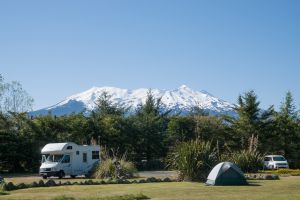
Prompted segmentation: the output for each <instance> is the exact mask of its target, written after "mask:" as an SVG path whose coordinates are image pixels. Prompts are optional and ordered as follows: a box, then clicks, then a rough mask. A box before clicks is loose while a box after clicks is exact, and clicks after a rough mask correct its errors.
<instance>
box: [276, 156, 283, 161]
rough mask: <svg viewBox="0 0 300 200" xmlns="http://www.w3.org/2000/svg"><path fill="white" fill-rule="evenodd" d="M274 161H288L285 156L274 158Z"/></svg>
mask: <svg viewBox="0 0 300 200" xmlns="http://www.w3.org/2000/svg"><path fill="white" fill-rule="evenodd" d="M273 160H274V161H286V159H285V158H284V157H283V156H274V157H273Z"/></svg>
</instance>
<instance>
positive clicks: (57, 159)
mask: <svg viewBox="0 0 300 200" xmlns="http://www.w3.org/2000/svg"><path fill="white" fill-rule="evenodd" d="M99 152H100V147H99V146H88V145H77V144H75V143H72V142H68V143H50V144H47V145H46V146H44V147H43V149H42V151H41V153H42V164H41V167H40V172H39V174H40V176H42V177H43V178H45V179H46V178H47V177H50V176H57V177H59V178H62V177H64V176H71V177H76V176H79V175H86V174H88V173H89V171H90V170H91V169H92V168H93V166H94V165H96V164H97V163H98V162H99V161H100V156H99Z"/></svg>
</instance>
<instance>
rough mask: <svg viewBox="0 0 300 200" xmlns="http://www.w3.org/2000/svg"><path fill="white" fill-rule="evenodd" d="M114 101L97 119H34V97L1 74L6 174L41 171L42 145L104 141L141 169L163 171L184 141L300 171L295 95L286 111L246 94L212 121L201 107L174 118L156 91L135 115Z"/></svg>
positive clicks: (0, 163) (0, 161)
mask: <svg viewBox="0 0 300 200" xmlns="http://www.w3.org/2000/svg"><path fill="white" fill-rule="evenodd" d="M110 99H111V96H110V95H109V94H107V93H103V94H102V95H101V96H100V97H99V98H98V99H97V101H96V102H95V103H96V105H97V108H96V109H95V110H94V111H93V112H92V113H91V114H90V115H89V116H85V115H84V114H83V113H77V114H76V113H73V114H71V115H65V116H60V117H56V116H52V115H51V113H49V114H48V115H46V116H37V117H32V116H30V115H29V114H28V111H30V109H31V107H32V105H33V99H32V98H31V97H30V96H29V95H28V94H27V92H26V91H25V90H24V89H23V88H22V85H21V84H20V83H18V82H12V83H5V81H4V80H3V78H2V76H0V171H5V172H24V171H30V172H37V171H38V167H39V165H40V160H41V155H40V151H41V148H42V147H43V146H44V145H45V144H47V143H51V142H66V141H69V142H75V143H77V144H91V143H95V142H96V143H98V144H100V145H101V146H102V147H105V148H107V149H114V151H115V152H117V153H118V154H120V155H122V154H126V156H127V159H128V160H130V161H133V162H134V163H135V164H136V165H137V167H138V168H139V169H148V170H149V169H150V170H151V169H162V168H164V167H165V161H166V159H167V157H168V155H169V153H170V152H172V150H173V149H174V147H175V146H176V144H178V143H180V142H187V141H191V140H195V139H197V140H201V141H204V142H210V143H211V144H212V145H213V146H214V147H216V149H217V152H218V155H219V157H222V155H230V154H232V153H234V152H236V151H241V150H247V149H249V148H255V149H256V150H257V151H258V152H259V153H260V154H261V155H265V154H280V155H284V156H285V157H286V158H287V159H288V161H289V164H290V167H291V168H300V156H299V152H300V118H299V115H298V109H297V108H296V107H295V104H294V100H293V97H292V94H291V93H290V92H287V94H286V96H285V98H284V100H283V102H282V103H281V106H280V109H279V110H275V109H274V107H273V106H270V107H269V108H268V109H266V110H264V109H261V108H260V102H259V100H258V97H257V95H256V94H255V92H254V91H249V92H246V93H244V94H242V95H240V96H239V97H238V99H237V102H236V105H235V108H234V109H235V111H236V112H237V114H238V117H236V118H234V117H230V116H210V115H208V114H207V113H205V112H204V111H203V110H201V109H200V108H197V107H196V108H194V109H193V110H191V112H190V114H188V115H185V116H181V115H170V111H167V112H165V111H162V104H161V100H160V99H155V98H154V97H153V95H152V93H151V90H149V93H148V97H147V100H146V102H145V104H142V105H140V106H139V108H138V109H137V110H136V112H135V113H134V114H131V115H128V113H127V111H128V108H123V107H119V106H117V105H114V104H112V102H111V101H110Z"/></svg>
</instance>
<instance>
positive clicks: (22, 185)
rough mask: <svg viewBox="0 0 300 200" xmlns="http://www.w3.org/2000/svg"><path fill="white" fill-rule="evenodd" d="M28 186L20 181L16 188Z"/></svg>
mask: <svg viewBox="0 0 300 200" xmlns="http://www.w3.org/2000/svg"><path fill="white" fill-rule="evenodd" d="M25 188H27V185H26V184H25V183H19V184H17V185H16V189H25Z"/></svg>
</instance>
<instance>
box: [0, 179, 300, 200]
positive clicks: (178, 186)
mask: <svg viewBox="0 0 300 200" xmlns="http://www.w3.org/2000/svg"><path fill="white" fill-rule="evenodd" d="M140 193H142V194H144V195H146V196H148V197H150V198H151V199H157V200H158V199H180V200H183V199H197V200H198V199H199V200H201V199H206V200H207V199H216V200H218V199H226V198H228V199H230V200H235V199H236V200H240V199H242V200H250V199H268V200H270V199H272V200H277V199H278V200H283V199H284V200H291V199H300V177H294V176H291V177H283V178H281V180H277V181H251V185H250V186H205V185H204V184H203V183H191V182H172V183H144V184H128V185H91V186H89V185H85V186H80V185H78V186H58V187H50V188H31V189H22V190H15V191H11V192H9V195H3V196H0V199H53V198H54V197H56V196H61V195H65V196H67V197H75V198H76V199H86V198H98V197H99V198H100V197H109V196H118V195H126V194H140Z"/></svg>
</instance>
